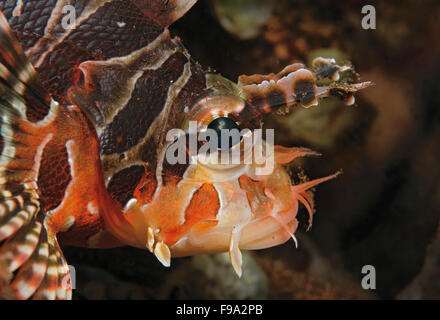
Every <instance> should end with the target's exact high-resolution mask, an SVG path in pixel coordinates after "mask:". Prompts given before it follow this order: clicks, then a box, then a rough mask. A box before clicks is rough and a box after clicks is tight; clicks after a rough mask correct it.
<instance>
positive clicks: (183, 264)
mask: <svg viewBox="0 0 440 320" xmlns="http://www.w3.org/2000/svg"><path fill="white" fill-rule="evenodd" d="M366 4H369V5H373V6H374V7H375V9H376V29H369V30H365V29H363V28H362V27H361V21H362V18H363V17H364V15H363V14H362V13H361V10H362V7H363V6H364V5H366ZM247 21H250V22H249V23H247ZM222 24H223V26H222ZM225 26H226V28H227V29H228V30H226V29H225ZM170 29H171V32H172V33H173V35H177V36H179V37H180V38H181V39H182V41H183V43H184V45H185V46H186V48H187V49H188V50H189V52H190V53H191V55H192V57H193V58H194V59H196V60H198V61H199V62H200V63H201V64H202V65H203V66H205V67H208V66H209V67H211V68H213V69H215V70H217V71H218V72H220V73H221V74H222V75H223V76H225V77H227V78H229V79H231V80H233V81H236V80H237V77H238V76H239V75H241V74H254V73H262V74H266V73H270V72H275V73H276V72H278V71H280V70H281V69H282V68H284V66H285V65H287V64H290V63H293V62H304V63H306V64H307V63H310V62H311V60H312V59H313V58H314V57H316V56H324V57H334V58H336V60H337V62H339V63H342V62H346V61H350V62H352V63H353V65H354V66H355V68H356V71H357V72H359V74H360V75H361V79H362V80H371V81H373V82H374V83H375V86H374V87H371V88H368V89H366V90H364V91H363V92H360V93H359V94H357V95H356V104H355V106H350V107H347V106H345V105H343V104H342V102H341V101H339V100H338V99H329V100H326V101H323V102H322V103H321V104H320V105H319V106H318V107H315V108H312V109H308V110H305V109H295V110H292V111H291V112H290V113H289V114H288V115H277V114H275V115H271V116H268V117H267V118H266V119H265V127H267V128H275V129H276V130H275V135H276V142H277V143H278V144H282V145H285V146H303V147H309V148H312V149H314V150H317V151H319V152H321V153H322V154H323V156H322V157H318V158H313V157H310V158H306V159H302V160H300V161H297V162H295V163H294V166H293V169H294V170H293V171H292V175H296V174H298V173H299V172H301V171H303V172H304V173H306V174H307V176H309V177H310V178H318V177H321V176H325V175H329V174H331V173H334V172H336V171H338V170H339V169H343V171H344V174H343V175H341V176H339V177H338V178H337V179H335V180H332V181H330V182H327V183H325V184H323V185H321V186H319V187H318V188H317V191H316V193H315V201H316V209H317V211H316V214H315V220H314V224H313V227H312V229H311V230H310V231H309V232H306V231H305V230H306V227H307V225H306V221H307V213H306V211H305V210H304V208H302V209H301V210H300V212H299V215H298V219H299V221H300V227H299V228H298V231H297V233H296V236H297V238H298V240H299V248H298V249H295V247H294V244H293V242H292V241H289V242H287V243H286V244H284V245H282V246H278V247H275V248H270V249H265V250H260V251H254V252H249V253H245V255H244V267H243V268H244V276H243V278H242V279H240V280H238V279H237V278H236V275H235V273H234V272H233V270H232V268H231V267H230V265H229V261H228V257H227V254H226V255H225V254H220V255H201V256H196V257H190V258H181V259H173V260H172V266H171V268H169V269H166V268H164V267H162V265H161V264H160V263H159V262H158V261H157V260H156V258H155V257H154V256H153V255H151V254H150V253H149V252H147V251H146V250H145V251H143V250H139V249H135V248H128V247H123V248H116V249H110V250H95V249H82V248H65V249H64V252H65V256H66V258H67V261H69V263H70V264H71V265H73V266H74V267H75V269H76V274H75V278H76V279H75V280H76V281H75V282H76V289H75V290H74V295H73V298H74V299H394V298H400V299H440V235H439V217H440V183H439V182H440V90H439V88H440V86H439V82H440V41H439V33H440V5H439V2H438V1H436V0H425V1H415V0H412V1H411V0H403V1H368V2H366V1H357V0H343V1H329V0H278V1H270V0H265V1H258V0H243V1H227V0H212V1H207V0H206V1H205V0H203V1H199V3H198V4H196V5H195V6H194V7H193V8H192V9H191V10H190V12H189V13H188V14H187V15H186V16H184V17H183V18H182V19H181V20H179V21H178V22H177V23H175V24H174V25H173V26H172V27H171V28H170ZM365 265H371V266H373V267H374V268H375V271H376V289H375V290H364V289H363V288H362V286H361V281H362V277H363V276H364V274H362V273H361V270H362V267H363V266H365Z"/></svg>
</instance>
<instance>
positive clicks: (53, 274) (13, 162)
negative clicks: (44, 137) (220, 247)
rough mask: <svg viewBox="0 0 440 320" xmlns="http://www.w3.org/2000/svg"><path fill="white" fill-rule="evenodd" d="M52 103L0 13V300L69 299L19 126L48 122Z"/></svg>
mask: <svg viewBox="0 0 440 320" xmlns="http://www.w3.org/2000/svg"><path fill="white" fill-rule="evenodd" d="M55 104H56V103H55V102H54V101H51V100H50V96H49V95H48V94H47V92H46V91H45V90H44V89H43V87H42V85H41V83H40V81H39V79H38V77H37V73H36V72H35V69H34V68H33V67H32V65H31V64H30V63H29V61H28V60H27V58H26V57H25V55H24V54H23V52H22V50H21V48H20V46H19V45H18V43H17V41H16V40H15V39H14V38H13V35H12V31H11V30H10V28H9V26H8V23H7V21H6V19H5V17H4V16H3V14H1V13H0V127H1V129H0V133H1V138H2V150H1V154H0V298H4V299H28V298H34V299H69V298H71V289H70V276H69V268H68V266H67V263H66V261H65V260H64V257H63V254H62V252H61V249H60V247H59V246H58V243H57V239H56V237H55V234H53V233H52V232H50V231H49V230H48V229H47V227H46V226H45V221H44V218H45V216H44V214H43V212H42V211H41V209H40V195H39V192H38V191H37V188H36V184H35V180H34V179H35V173H34V161H33V159H32V154H36V153H38V152H37V150H36V145H38V143H39V142H38V138H37V137H33V136H32V135H31V134H30V132H26V130H25V129H24V127H22V126H21V123H23V122H26V123H28V124H29V125H30V126H32V124H34V123H35V122H38V121H44V120H43V119H45V118H46V117H49V118H50V114H51V106H53V105H55Z"/></svg>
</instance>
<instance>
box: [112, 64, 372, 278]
mask: <svg viewBox="0 0 440 320" xmlns="http://www.w3.org/2000/svg"><path fill="white" fill-rule="evenodd" d="M341 75H348V76H343V77H341ZM354 75H356V74H355V73H354V72H353V70H352V69H351V68H350V67H349V66H339V65H336V64H335V61H334V60H333V59H324V58H317V59H315V61H314V62H313V65H312V67H311V68H310V69H306V68H305V66H304V65H302V64H293V65H290V66H288V67H286V68H285V69H283V70H282V71H281V72H280V73H278V74H269V75H253V76H241V77H240V78H239V81H238V83H233V82H231V81H229V80H226V79H225V78H223V77H221V76H220V75H216V74H207V75H206V83H207V87H208V90H207V92H205V94H203V95H201V96H200V97H199V99H197V100H196V101H195V102H194V104H193V105H191V106H189V107H188V108H186V111H187V112H185V114H184V116H182V117H181V120H180V121H179V124H178V125H177V126H176V128H174V129H173V130H169V131H168V132H167V133H166V135H165V134H163V139H162V141H161V144H160V145H161V148H160V152H159V156H158V160H157V161H158V162H157V166H156V171H155V172H154V173H152V174H154V175H155V180H156V185H155V187H154V188H152V187H150V184H148V183H146V182H145V181H144V182H143V183H141V184H140V186H139V188H137V190H136V192H135V199H133V200H131V201H129V203H127V206H126V208H125V212H124V217H123V221H124V223H123V224H115V228H114V229H117V230H118V231H117V232H118V234H119V238H123V239H124V241H125V242H127V243H129V244H131V245H134V246H137V247H141V248H148V249H149V250H150V251H151V252H153V253H154V254H155V255H156V256H157V257H158V259H159V260H160V261H161V262H162V263H163V264H164V265H166V266H169V265H170V260H171V257H179V256H187V255H194V254H199V253H211V252H229V254H230V258H231V262H232V265H233V267H234V269H235V271H236V272H237V274H238V275H241V261H242V258H241V253H240V249H244V250H254V249H262V248H267V247H272V246H276V245H279V244H282V243H284V242H286V241H287V240H288V239H289V238H293V239H294V240H295V237H294V233H295V231H296V229H297V226H298V221H297V219H296V215H297V212H298V207H299V204H300V203H301V204H303V205H304V206H305V207H306V208H307V210H308V212H309V215H310V219H309V224H311V222H312V215H313V212H314V205H313V199H312V197H311V195H310V194H309V193H308V192H307V190H309V189H310V188H312V187H314V186H315V185H317V184H319V183H321V182H324V181H327V180H329V179H332V178H334V177H335V176H336V175H337V174H334V175H330V176H328V177H324V178H320V179H316V180H312V181H302V183H300V184H294V183H293V181H292V179H291V177H290V176H289V174H288V173H287V171H286V169H285V165H288V164H289V163H290V162H291V161H292V160H293V159H295V158H297V157H302V156H306V155H316V154H317V153H315V152H313V151H311V150H309V149H306V148H296V147H282V146H276V145H274V133H275V132H274V130H273V129H266V130H262V117H263V115H264V114H267V113H269V112H273V111H274V110H276V109H278V108H280V107H286V106H287V107H289V108H290V107H294V106H295V107H305V108H308V107H311V106H315V105H317V104H318V100H319V99H320V98H323V97H326V96H329V95H337V96H339V97H341V98H342V99H343V100H344V101H345V103H346V104H352V103H353V102H354V98H353V93H354V92H356V91H357V90H359V89H362V88H365V87H366V86H368V85H370V83H356V82H357V80H358V79H357V76H354ZM321 81H324V82H325V83H326V84H327V85H325V86H320V85H319V84H320V82H321ZM153 189H154V190H153ZM295 241H296V240H295Z"/></svg>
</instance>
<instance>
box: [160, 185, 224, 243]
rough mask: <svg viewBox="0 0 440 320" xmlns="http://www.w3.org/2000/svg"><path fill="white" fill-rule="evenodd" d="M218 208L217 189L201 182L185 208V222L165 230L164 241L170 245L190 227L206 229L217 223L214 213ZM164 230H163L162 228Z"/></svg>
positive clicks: (215, 213)
mask: <svg viewBox="0 0 440 320" xmlns="http://www.w3.org/2000/svg"><path fill="white" fill-rule="evenodd" d="M219 209H220V202H219V199H218V195H217V191H216V190H215V189H214V187H213V186H212V185H211V184H207V183H205V184H203V185H202V186H201V187H200V189H199V190H197V191H196V192H195V193H194V195H193V197H192V199H191V201H190V203H189V204H188V206H187V208H186V210H185V222H184V224H182V225H179V226H176V227H175V228H173V229H168V230H166V233H165V243H167V244H168V245H172V244H173V243H175V242H176V241H177V240H179V238H180V237H181V236H182V235H183V234H185V233H186V232H188V231H189V230H190V229H192V228H193V227H194V228H197V229H199V230H208V229H209V228H212V227H215V226H216V225H217V223H218V222H217V220H216V215H217V212H218V210H219ZM164 231H165V230H164Z"/></svg>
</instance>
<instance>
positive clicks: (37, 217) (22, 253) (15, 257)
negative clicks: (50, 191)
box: [0, 184, 71, 299]
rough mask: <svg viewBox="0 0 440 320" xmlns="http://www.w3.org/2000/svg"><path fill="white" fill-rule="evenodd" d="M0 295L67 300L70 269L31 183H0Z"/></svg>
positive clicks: (69, 292)
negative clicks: (45, 222) (45, 223)
mask: <svg viewBox="0 0 440 320" xmlns="http://www.w3.org/2000/svg"><path fill="white" fill-rule="evenodd" d="M0 190H1V191H0V194H1V195H0V208H1V209H0V211H1V218H0V244H1V246H0V268H1V270H0V298H3V299H28V298H31V297H35V298H46V299H55V298H60V299H66V298H68V297H70V296H71V289H70V287H69V285H70V278H69V269H68V267H67V264H66V262H65V260H64V258H63V254H62V252H61V250H60V248H59V246H58V243H57V241H56V238H55V236H54V235H51V233H50V232H48V231H47V229H46V228H45V226H44V222H43V219H44V216H43V214H42V212H41V211H40V204H39V199H38V196H37V194H36V191H35V190H34V189H33V187H32V186H31V185H8V184H6V185H1V186H0Z"/></svg>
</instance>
